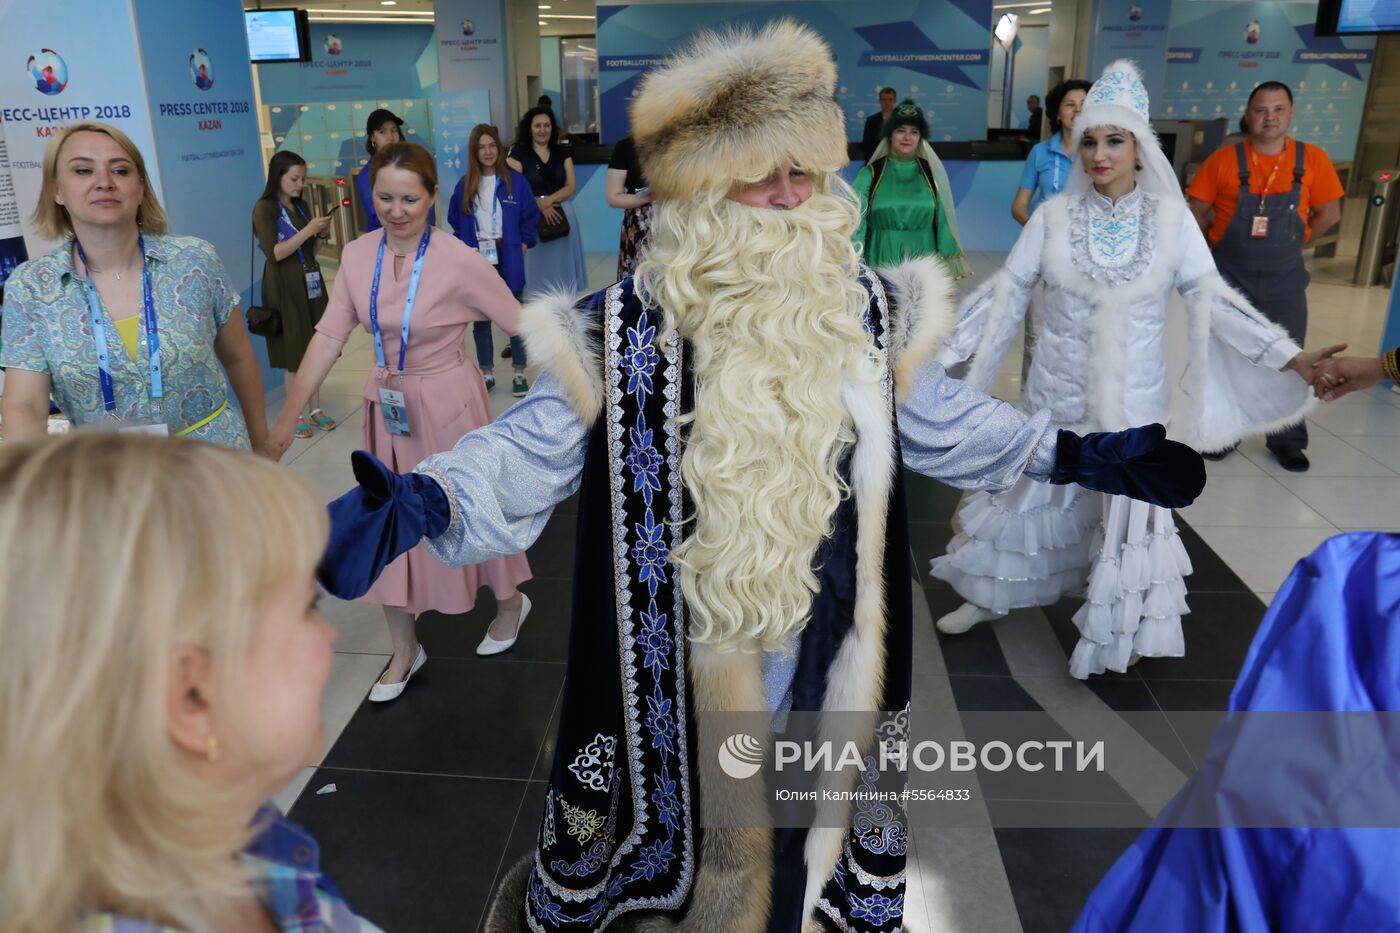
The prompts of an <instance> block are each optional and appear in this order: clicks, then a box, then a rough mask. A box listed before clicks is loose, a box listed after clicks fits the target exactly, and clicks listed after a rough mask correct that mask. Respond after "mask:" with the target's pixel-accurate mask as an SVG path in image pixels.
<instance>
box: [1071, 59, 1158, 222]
mask: <svg viewBox="0 0 1400 933" xmlns="http://www.w3.org/2000/svg"><path fill="white" fill-rule="evenodd" d="M1100 126H1116V127H1118V128H1119V129H1122V130H1127V131H1128V132H1129V133H1132V134H1133V137H1134V139H1136V140H1137V150H1138V162H1139V163H1141V166H1142V167H1141V168H1140V169H1139V170H1138V173H1137V177H1138V183H1139V184H1140V185H1142V187H1143V188H1145V189H1146V190H1148V191H1150V192H1152V193H1153V194H1158V195H1165V196H1173V197H1178V198H1179V197H1181V183H1180V182H1179V181H1178V180H1177V178H1176V173H1175V172H1174V171H1173V170H1172V166H1171V162H1169V161H1168V160H1167V157H1166V154H1165V153H1163V152H1162V146H1161V144H1160V143H1159V142H1158V141H1157V134H1156V133H1155V132H1153V130H1152V105H1151V101H1149V100H1148V97H1147V86H1146V85H1145V84H1143V81H1142V73H1141V72H1139V71H1138V68H1137V65H1135V64H1133V62H1131V61H1130V60H1128V59H1126V58H1120V59H1118V61H1116V62H1114V63H1113V64H1111V65H1109V66H1108V67H1107V68H1105V69H1104V70H1103V75H1101V76H1100V77H1099V79H1098V80H1097V81H1095V82H1094V85H1093V87H1091V88H1090V89H1089V93H1088V95H1087V96H1086V97H1085V98H1084V109H1083V110H1081V111H1080V112H1079V116H1077V117H1075V118H1074V138H1073V140H1072V141H1071V143H1070V146H1071V150H1072V151H1074V152H1078V151H1079V141H1080V139H1081V138H1083V136H1084V133H1085V132H1086V131H1088V130H1092V129H1094V128H1096V127H1100ZM1091 184H1092V183H1091V182H1090V181H1089V176H1088V175H1087V174H1086V173H1085V172H1084V169H1083V166H1077V167H1076V170H1075V171H1074V172H1073V173H1071V175H1070V178H1069V183H1068V184H1067V185H1066V188H1067V189H1068V190H1069V191H1070V192H1082V191H1087V190H1088V189H1089V187H1090V185H1091Z"/></svg>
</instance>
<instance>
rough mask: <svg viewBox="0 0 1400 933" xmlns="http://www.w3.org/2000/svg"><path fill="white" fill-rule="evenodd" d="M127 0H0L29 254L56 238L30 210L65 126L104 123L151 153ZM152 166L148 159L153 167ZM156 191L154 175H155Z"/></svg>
mask: <svg viewBox="0 0 1400 933" xmlns="http://www.w3.org/2000/svg"><path fill="white" fill-rule="evenodd" d="M136 49H137V41H136V35H135V24H134V19H133V16H132V11H131V9H130V7H129V5H128V4H127V3H113V2H105V3H86V4H82V5H81V10H75V8H74V5H72V4H32V3H7V4H0V63H4V67H0V122H3V123H4V124H5V140H6V143H7V145H8V149H9V156H10V171H11V174H12V176H13V178H14V189H15V197H16V199H17V200H18V202H19V210H20V216H21V218H22V222H23V224H24V227H25V242H26V244H27V246H28V249H29V255H30V256H38V255H42V254H43V253H45V252H47V251H48V250H49V249H51V248H52V247H54V246H56V245H57V244H56V243H54V242H52V241H46V240H43V239H41V238H39V237H38V236H36V235H35V233H34V231H33V229H32V228H30V227H29V224H28V217H29V215H30V214H31V213H32V212H33V210H34V206H35V204H36V203H37V201H38V198H39V192H40V190H41V188H42V183H43V175H42V169H43V164H44V151H45V150H46V149H47V148H48V144H49V140H50V139H52V138H53V136H54V134H55V133H57V132H58V131H59V130H60V129H62V128H63V127H65V126H68V125H70V124H73V123H80V122H82V121H85V120H98V121H101V122H103V123H109V124H111V125H113V126H115V127H117V128H118V129H120V130H121V131H122V132H124V133H126V134H127V135H128V136H130V137H131V139H132V141H133V142H134V143H135V144H136V146H137V148H139V149H140V150H141V151H142V153H144V154H146V155H147V156H148V157H152V156H153V154H154V152H155V139H154V137H153V134H152V131H151V120H150V112H149V110H148V109H147V107H146V91H145V81H144V75H143V73H142V69H141V62H140V60H139V58H138V57H137V54H136ZM152 171H153V172H154V167H152ZM155 185H156V192H157V194H158V195H159V194H160V184H159V180H156V181H155Z"/></svg>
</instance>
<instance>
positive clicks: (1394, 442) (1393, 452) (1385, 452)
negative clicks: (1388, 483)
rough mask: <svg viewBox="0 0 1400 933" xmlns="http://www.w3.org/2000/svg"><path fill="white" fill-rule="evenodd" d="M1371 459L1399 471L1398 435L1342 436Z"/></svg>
mask: <svg viewBox="0 0 1400 933" xmlns="http://www.w3.org/2000/svg"><path fill="white" fill-rule="evenodd" d="M1342 439H1343V440H1344V441H1346V442H1347V443H1348V444H1350V445H1351V446H1353V447H1355V448H1356V449H1357V450H1359V451H1361V452H1362V453H1364V454H1366V455H1367V456H1368V457H1370V458H1371V459H1372V460H1375V461H1377V462H1379V463H1382V464H1384V465H1385V466H1387V467H1389V468H1390V469H1391V470H1394V471H1395V472H1396V473H1400V437H1368V436H1365V435H1362V436H1357V437H1346V438H1342Z"/></svg>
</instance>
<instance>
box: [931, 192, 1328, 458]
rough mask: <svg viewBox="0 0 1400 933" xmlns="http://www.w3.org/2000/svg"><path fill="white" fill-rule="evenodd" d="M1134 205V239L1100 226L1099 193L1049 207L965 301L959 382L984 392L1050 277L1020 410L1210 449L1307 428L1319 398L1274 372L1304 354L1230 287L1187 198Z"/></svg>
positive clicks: (957, 355)
mask: <svg viewBox="0 0 1400 933" xmlns="http://www.w3.org/2000/svg"><path fill="white" fill-rule="evenodd" d="M1129 197H1130V198H1136V199H1137V201H1138V202H1140V203H1138V204H1136V205H1134V204H1126V205H1123V206H1121V207H1120V208H1118V209H1119V210H1120V211H1121V210H1125V209H1134V210H1136V211H1138V212H1139V216H1138V217H1137V218H1136V222H1137V223H1139V225H1140V226H1139V229H1138V232H1137V236H1136V240H1135V241H1132V242H1129V241H1127V240H1123V241H1121V242H1120V241H1118V240H1115V239H1113V237H1114V236H1115V235H1118V234H1119V231H1118V230H1117V228H1111V227H1109V226H1108V225H1107V224H1106V223H1100V222H1099V221H1101V220H1103V217H1104V216H1105V215H1104V214H1103V213H1102V212H1103V211H1104V209H1105V204H1104V203H1103V202H1106V201H1107V199H1104V198H1102V197H1101V196H1099V195H1097V194H1096V193H1092V192H1090V193H1088V194H1085V195H1074V194H1061V195H1058V196H1056V197H1054V198H1051V199H1050V200H1048V201H1046V202H1045V203H1044V204H1042V205H1041V206H1040V208H1039V209H1037V210H1036V212H1035V213H1034V214H1033V215H1031V220H1030V222H1029V223H1028V224H1027V225H1026V228H1025V230H1024V231H1022V234H1021V238H1020V239H1019V240H1018V241H1017V243H1016V246H1015V247H1014V248H1013V250H1012V252H1011V254H1010V256H1008V257H1007V262H1006V265H1005V267H1004V268H1003V269H1002V270H1001V271H1000V272H999V273H998V274H997V275H996V276H995V277H993V279H992V280H991V281H989V282H987V283H986V284H984V285H983V286H982V287H980V288H979V289H978V290H977V291H976V292H974V293H973V295H972V296H971V297H970V298H969V299H968V300H967V301H966V302H965V304H964V310H963V312H962V315H961V316H960V319H959V322H958V326H957V330H956V332H955V334H954V336H953V338H952V339H951V340H950V341H949V345H948V346H947V347H945V348H944V350H943V351H942V352H941V353H940V355H939V359H940V361H941V362H942V363H943V364H944V365H945V366H947V367H948V368H949V369H950V371H952V372H954V374H957V373H958V371H959V367H960V364H963V363H965V362H966V361H968V360H969V359H970V360H971V365H970V367H968V368H967V371H966V379H967V381H968V382H969V383H971V384H972V385H974V386H976V387H978V388H981V389H984V390H985V389H986V388H988V387H989V386H990V385H991V383H992V381H993V380H994V379H995V377H996V374H997V371H998V370H999V369H1000V367H1001V362H1002V360H1003V359H1004V358H1005V355H1006V352H1007V350H1008V348H1009V347H1010V345H1011V342H1012V339H1013V338H1014V336H1015V334H1016V333H1017V332H1019V330H1020V321H1021V320H1022V318H1023V317H1024V315H1025V313H1026V309H1027V308H1028V306H1029V304H1030V295H1031V289H1032V288H1033V287H1034V286H1035V284H1036V283H1037V281H1040V280H1043V281H1044V283H1045V313H1044V317H1043V320H1042V322H1041V327H1040V333H1039V334H1038V336H1037V342H1036V344H1035V345H1034V347H1033V360H1032V364H1031V370H1030V374H1029V375H1028V377H1027V381H1026V385H1025V387H1024V389H1023V392H1022V396H1021V402H1020V407H1021V408H1022V409H1023V410H1037V409H1041V408H1048V409H1050V410H1051V412H1052V413H1053V416H1054V420H1055V422H1056V423H1057V424H1060V425H1063V426H1065V427H1067V428H1070V429H1072V430H1078V431H1081V432H1082V431H1085V430H1089V431H1116V430H1121V429H1123V428H1127V427H1131V426H1133V425H1136V424H1146V423H1150V422H1153V421H1159V422H1163V423H1165V424H1167V428H1168V433H1169V434H1170V436H1171V437H1173V438H1174V439H1176V440H1179V441H1182V442H1183V443H1186V444H1189V445H1190V446H1192V447H1195V448H1196V449H1198V450H1204V451H1211V450H1221V449H1225V448H1228V447H1230V446H1231V445H1233V444H1235V443H1237V442H1238V441H1240V440H1241V439H1242V438H1243V437H1245V436H1248V435H1253V434H1261V433H1266V432H1268V431H1271V430H1276V429H1277V428H1280V427H1284V426H1286V425H1289V424H1295V423H1297V422H1298V421H1299V420H1301V419H1302V417H1303V416H1304V414H1305V413H1306V412H1307V411H1308V410H1310V409H1311V408H1312V407H1313V406H1314V405H1315V404H1316V401H1315V400H1314V399H1313V397H1312V393H1311V391H1310V390H1309V389H1308V386H1307V385H1306V383H1304V382H1303V380H1302V379H1300V378H1298V377H1297V376H1296V375H1295V374H1294V373H1292V372H1287V371H1285V372H1280V371H1279V369H1280V367H1282V366H1283V365H1284V364H1285V363H1287V362H1288V361H1289V360H1290V359H1291V358H1292V356H1293V355H1294V354H1296V353H1297V352H1298V351H1299V347H1298V346H1297V345H1296V344H1294V343H1293V342H1292V341H1291V340H1289V339H1288V337H1287V335H1286V334H1285V333H1284V331H1283V330H1282V328H1280V327H1278V326H1277V325H1276V324H1273V323H1272V322H1270V321H1268V320H1266V319H1265V318H1264V317H1263V316H1262V315H1260V314H1259V312H1258V311H1256V310H1255V309H1254V308H1253V307H1252V306H1251V305H1250V304H1249V301H1248V300H1247V299H1245V298H1244V296H1242V295H1240V294H1239V293H1238V292H1236V291H1235V290H1234V289H1232V288H1230V287H1229V286H1228V285H1226V284H1225V282H1224V280H1223V279H1221V277H1220V274H1219V273H1218V272H1217V271H1216V269H1215V262H1214V260H1213V259H1212V258H1211V255H1210V250H1209V248H1208V247H1207V245H1206V242H1205V238H1204V237H1203V236H1202V234H1201V231H1200V228H1199V227H1198V226H1197V224H1196V222H1195V219H1194V218H1193V217H1192V215H1191V214H1190V212H1189V211H1187V210H1186V207H1185V204H1184V202H1183V201H1182V200H1181V199H1180V198H1179V197H1174V198H1172V197H1158V196H1156V195H1152V194H1149V193H1146V192H1142V191H1138V192H1135V193H1134V194H1133V195H1130V196H1129ZM1095 199H1097V200H1095ZM1125 200H1126V199H1125ZM1096 211H1097V212H1099V216H1097V217H1096V216H1095V212H1096ZM1096 237H1098V238H1101V239H1100V241H1099V242H1095V238H1096ZM1115 250H1119V251H1122V252H1123V253H1124V254H1125V255H1116V254H1115V253H1114V251H1115ZM1105 256H1111V257H1112V258H1111V259H1110V260H1105V258H1104V257H1105ZM1110 263H1112V264H1110ZM1173 290H1176V291H1178V292H1179V293H1180V294H1181V296H1182V298H1183V299H1184V303H1185V308H1184V309H1178V308H1177V307H1176V306H1175V302H1174V301H1173V300H1172V299H1171V293H1172V291H1173Z"/></svg>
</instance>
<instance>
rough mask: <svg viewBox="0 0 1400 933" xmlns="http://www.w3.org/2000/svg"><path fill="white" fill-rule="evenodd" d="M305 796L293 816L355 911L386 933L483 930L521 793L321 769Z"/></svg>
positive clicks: (463, 782)
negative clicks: (331, 786)
mask: <svg viewBox="0 0 1400 933" xmlns="http://www.w3.org/2000/svg"><path fill="white" fill-rule="evenodd" d="M330 782H334V783H335V785H336V788H337V790H336V792H335V793H333V794H325V795H322V796H317V795H316V794H315V793H313V792H312V791H311V790H310V788H315V787H321V786H322V785H324V784H326V783H330ZM307 787H308V790H307V792H306V793H304V794H302V796H301V797H300V798H299V799H298V800H297V802H296V805H295V806H294V807H293V808H292V811H291V814H290V816H291V818H292V820H293V821H295V822H297V823H300V824H301V825H302V826H304V827H306V829H308V830H309V831H310V832H311V834H312V835H313V836H315V837H316V840H317V842H318V843H319V844H320V848H321V865H322V867H323V868H324V870H325V872H326V874H327V875H329V876H330V878H331V879H332V880H333V881H334V882H335V884H336V885H337V886H338V887H339V888H340V890H341V891H342V892H343V893H344V895H345V897H346V899H347V900H348V901H349V902H350V904H351V906H353V907H354V908H355V910H356V911H358V912H359V913H360V914H362V915H363V916H364V917H366V918H367V919H369V920H371V921H373V922H374V923H375V924H377V925H378V926H379V927H381V928H383V929H384V930H389V931H399V930H412V931H414V933H459V931H463V930H474V929H476V927H477V924H478V922H479V921H480V918H481V915H482V911H483V909H484V908H485V906H486V899H487V897H488V895H489V893H490V891H491V886H492V884H493V879H494V878H495V877H496V872H497V870H498V868H499V866H500V863H501V856H502V850H503V848H504V846H505V840H506V839H507V838H508V837H509V835H510V832H511V828H512V826H513V825H514V824H515V821H516V816H517V814H518V813H519V812H520V810H521V800H522V799H523V798H524V797H525V796H526V791H527V787H528V785H527V784H526V782H524V781H493V780H486V779H479V778H461V777H444V776H434V775H409V774H392V773H385V772H374V771H339V770H336V769H333V768H319V769H317V771H316V773H315V775H313V776H312V779H311V782H310V784H308V785H307Z"/></svg>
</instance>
